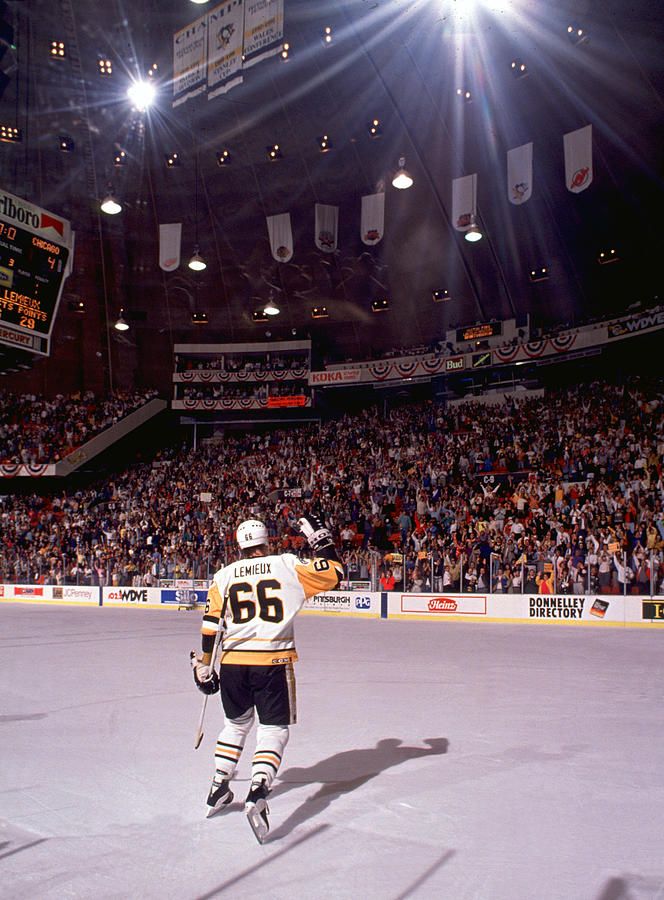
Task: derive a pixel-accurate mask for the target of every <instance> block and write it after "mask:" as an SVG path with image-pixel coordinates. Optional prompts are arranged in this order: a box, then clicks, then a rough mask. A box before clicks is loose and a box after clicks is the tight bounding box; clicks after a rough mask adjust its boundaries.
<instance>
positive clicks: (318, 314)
mask: <svg viewBox="0 0 664 900" xmlns="http://www.w3.org/2000/svg"><path fill="white" fill-rule="evenodd" d="M328 316H329V313H328V311H327V306H314V308H313V309H312V310H311V318H312V319H327V318H328Z"/></svg>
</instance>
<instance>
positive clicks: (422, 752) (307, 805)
mask: <svg viewBox="0 0 664 900" xmlns="http://www.w3.org/2000/svg"><path fill="white" fill-rule="evenodd" d="M424 743H425V744H426V745H427V746H425V747H406V746H404V745H403V744H402V742H401V740H399V739H398V738H384V739H383V740H382V741H378V743H377V744H376V746H375V747H367V748H365V749H362V750H344V751H343V752H342V753H335V755H334V756H328V758H327V759H322V760H321V761H320V762H317V763H316V764H315V765H313V766H308V767H307V768H299V767H295V766H292V767H291V768H289V769H286V771H285V772H284V773H283V775H282V776H281V778H280V784H279V786H278V787H277V788H275V790H274V793H273V796H274V797H277V796H281V795H283V794H285V793H286V792H287V791H289V790H293V789H294V788H296V787H298V786H300V785H303V784H316V783H321V782H322V784H321V787H320V788H319V789H318V790H317V791H316V793H315V794H312V795H311V796H310V797H307V799H306V800H305V801H304V803H303V804H302V805H301V806H300V807H298V809H296V810H295V811H294V812H292V813H291V814H290V816H289V817H288V818H287V819H286V820H285V821H284V822H282V823H281V825H279V827H278V828H277V829H276V830H275V831H274V832H272V834H271V837H270V840H271V841H273V840H278V839H279V838H282V837H285V836H286V835H287V834H289V833H290V832H291V831H292V830H293V829H294V828H296V827H297V826H298V825H301V824H302V823H303V822H306V821H307V819H310V818H312V817H313V816H317V815H319V814H320V813H321V812H323V810H324V809H327V807H328V806H329V805H330V804H331V803H332V801H333V800H336V799H337V797H341V795H342V794H349V793H350V792H351V791H354V790H355V789H356V788H358V787H361V786H362V785H363V784H366V782H367V781H371V779H372V778H375V777H376V776H377V775H380V773H381V772H384V771H385V770H386V769H391V768H392V767H393V766H399V765H401V763H404V762H407V761H408V760H409V759H419V758H420V757H422V756H442V755H443V754H444V753H447V750H448V747H449V745H450V742H449V741H448V740H447V738H429V739H427V740H425V741H424Z"/></svg>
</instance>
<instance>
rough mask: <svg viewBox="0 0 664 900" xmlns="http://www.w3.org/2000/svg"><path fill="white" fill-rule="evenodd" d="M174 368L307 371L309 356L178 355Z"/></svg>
mask: <svg viewBox="0 0 664 900" xmlns="http://www.w3.org/2000/svg"><path fill="white" fill-rule="evenodd" d="M175 368H176V371H178V372H208V371H210V370H212V371H218V372H287V371H290V370H291V369H302V368H305V369H309V354H308V353H307V352H305V351H301V352H299V353H251V354H247V355H244V356H242V355H232V354H224V355H220V356H210V355H208V356H201V357H199V356H189V355H187V354H178V356H176V358H175Z"/></svg>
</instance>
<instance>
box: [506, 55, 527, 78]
mask: <svg viewBox="0 0 664 900" xmlns="http://www.w3.org/2000/svg"><path fill="white" fill-rule="evenodd" d="M510 69H511V72H512V75H514V77H515V78H525V77H526V75H527V74H528V69H527V67H526V64H525V63H524V62H521V60H520V59H513V60H512V64H511V66H510Z"/></svg>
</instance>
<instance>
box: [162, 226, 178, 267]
mask: <svg viewBox="0 0 664 900" xmlns="http://www.w3.org/2000/svg"><path fill="white" fill-rule="evenodd" d="M181 238H182V224H181V223H180V222H178V223H177V224H172V225H160V226H159V268H160V269H163V270H164V272H173V271H174V270H175V269H177V267H178V266H179V265H180V240H181Z"/></svg>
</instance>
